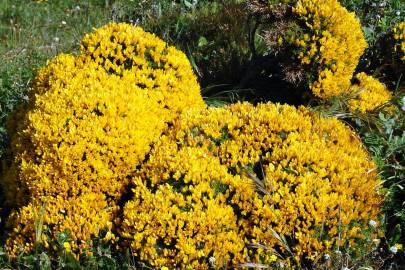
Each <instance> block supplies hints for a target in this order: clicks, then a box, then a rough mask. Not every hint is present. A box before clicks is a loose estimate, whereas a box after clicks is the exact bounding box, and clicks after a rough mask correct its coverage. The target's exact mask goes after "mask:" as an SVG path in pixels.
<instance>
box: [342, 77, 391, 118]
mask: <svg viewBox="0 0 405 270" xmlns="http://www.w3.org/2000/svg"><path fill="white" fill-rule="evenodd" d="M356 78H357V79H358V81H359V83H357V84H353V85H352V87H351V88H350V90H351V94H352V95H354V97H353V99H351V100H350V101H349V109H350V111H353V112H355V111H360V112H362V113H367V112H370V111H373V110H374V109H376V108H378V107H379V106H381V105H384V104H385V103H387V102H388V101H389V100H390V99H391V98H392V96H391V93H390V92H389V91H388V90H387V88H386V87H385V85H384V84H382V83H381V82H379V81H378V80H377V79H375V78H373V77H371V76H369V75H367V74H365V73H363V72H362V73H359V74H357V75H356Z"/></svg>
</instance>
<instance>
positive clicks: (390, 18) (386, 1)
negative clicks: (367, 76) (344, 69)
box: [341, 0, 405, 44]
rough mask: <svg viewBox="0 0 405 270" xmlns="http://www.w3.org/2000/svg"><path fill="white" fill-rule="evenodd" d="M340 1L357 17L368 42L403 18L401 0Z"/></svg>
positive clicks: (404, 10) (370, 42) (403, 3)
mask: <svg viewBox="0 0 405 270" xmlns="http://www.w3.org/2000/svg"><path fill="white" fill-rule="evenodd" d="M341 3H342V4H343V5H344V6H345V7H346V8H347V9H348V10H350V11H353V12H355V13H356V15H357V16H358V17H359V19H360V20H361V22H362V25H363V30H364V32H365V35H366V38H367V41H368V42H369V44H374V43H375V42H376V41H377V39H378V38H379V37H380V36H381V35H382V34H383V33H385V32H387V31H388V30H390V29H391V28H392V26H394V25H395V24H396V23H398V22H399V21H402V20H403V19H404V18H405V2H404V1H403V0H342V1H341Z"/></svg>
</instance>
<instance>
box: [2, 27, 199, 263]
mask: <svg viewBox="0 0 405 270" xmlns="http://www.w3.org/2000/svg"><path fill="white" fill-rule="evenodd" d="M170 92H172V93H170ZM190 106H192V107H197V108H198V107H200V108H203V107H204V106H205V105H204V102H203V100H202V97H201V95H200V93H199V85H198V84H197V81H196V78H195V76H194V75H193V72H192V69H191V65H190V64H189V62H188V61H187V58H186V56H185V55H184V54H182V53H181V52H179V51H177V50H176V49H174V48H173V47H168V46H167V45H166V44H165V43H164V42H163V41H161V40H160V39H158V38H156V37H155V36H154V35H152V34H149V33H146V32H144V31H143V30H142V29H140V28H136V27H133V26H130V25H126V24H109V25H107V26H105V27H103V28H101V29H98V30H96V31H95V32H94V33H92V34H90V35H87V36H86V37H84V39H83V41H82V54H81V55H79V56H73V55H60V56H58V57H56V58H55V59H54V60H53V61H51V62H50V63H49V64H48V66H46V67H45V68H44V69H43V70H41V71H40V72H39V74H38V76H37V78H36V81H35V82H34V89H33V91H32V98H31V101H30V104H28V106H26V108H22V109H21V110H20V112H19V113H18V114H17V115H16V116H15V117H19V118H20V121H19V122H18V125H17V126H15V125H14V126H12V125H11V127H10V131H11V135H12V148H11V152H12V155H13V156H14V160H13V162H12V164H11V165H10V167H9V168H8V170H7V171H6V173H5V174H4V175H3V176H2V180H1V184H2V188H3V190H4V192H5V194H6V197H7V205H8V206H9V207H19V209H18V210H16V211H14V212H13V213H12V214H11V217H10V219H9V224H8V226H9V227H10V228H12V229H11V232H10V234H9V237H8V240H7V248H8V251H9V252H10V253H11V254H12V255H16V254H17V253H18V252H19V250H20V249H22V250H23V251H30V250H32V249H33V247H34V245H35V244H36V242H38V241H40V242H41V243H42V244H43V245H45V247H47V245H48V242H49V241H50V240H49V233H51V234H52V235H51V237H50V239H51V240H52V239H56V236H57V234H59V233H61V232H64V231H68V232H70V235H71V243H70V246H71V250H72V251H74V252H78V251H79V249H83V248H86V247H88V246H91V239H92V238H94V237H97V236H98V235H99V233H100V232H101V231H102V230H107V231H108V233H107V238H111V237H113V235H112V234H111V232H110V230H111V229H112V221H113V219H114V217H115V216H114V214H115V213H116V212H117V211H118V208H119V205H118V202H119V200H120V198H121V196H123V195H124V194H125V193H126V186H127V184H128V176H129V175H130V174H131V173H132V172H133V171H134V170H135V167H136V166H137V165H138V164H139V163H140V162H141V161H142V160H143V159H144V158H145V155H146V154H147V153H148V152H149V150H150V145H151V144H153V142H155V141H156V140H157V139H158V138H159V137H160V135H161V133H162V131H163V130H164V128H165V127H166V125H167V123H168V122H171V121H172V120H173V119H174V118H175V117H176V114H177V113H179V112H181V111H182V110H183V109H184V108H186V107H190ZM11 124H13V121H12V122H11ZM41 209H44V210H43V211H42V212H43V213H42V215H43V217H40V215H39V214H38V213H40V212H41ZM38 218H40V219H41V220H42V223H43V224H42V225H39V228H40V231H42V232H44V233H43V234H42V235H38V226H36V225H35V220H37V219H38Z"/></svg>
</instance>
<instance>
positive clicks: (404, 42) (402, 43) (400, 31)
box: [394, 22, 405, 61]
mask: <svg viewBox="0 0 405 270" xmlns="http://www.w3.org/2000/svg"><path fill="white" fill-rule="evenodd" d="M394 39H395V40H396V42H397V44H396V47H395V50H396V51H399V52H400V54H401V55H402V56H401V59H402V60H403V61H405V22H401V23H399V24H398V25H396V26H395V27H394Z"/></svg>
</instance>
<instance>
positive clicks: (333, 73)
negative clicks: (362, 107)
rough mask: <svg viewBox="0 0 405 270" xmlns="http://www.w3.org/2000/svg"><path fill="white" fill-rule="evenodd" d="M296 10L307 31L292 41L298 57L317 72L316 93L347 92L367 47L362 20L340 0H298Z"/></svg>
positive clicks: (325, 96)
mask: <svg viewBox="0 0 405 270" xmlns="http://www.w3.org/2000/svg"><path fill="white" fill-rule="evenodd" d="M293 12H294V14H295V15H297V16H298V18H299V19H298V20H299V21H300V23H302V24H303V25H304V33H303V34H300V35H297V36H296V37H295V38H292V40H290V43H291V44H293V45H294V46H295V47H296V48H297V49H298V59H299V60H300V61H301V63H302V64H303V65H306V66H308V67H309V68H310V70H311V72H313V76H314V78H313V79H311V81H310V89H311V91H312V93H313V94H314V95H315V96H316V97H318V98H321V99H328V98H330V97H333V96H337V95H340V94H342V93H347V91H348V90H349V88H350V80H351V79H352V76H353V73H354V71H355V69H356V66H357V64H358V62H359V59H360V56H361V55H362V54H363V52H364V50H365V49H366V47H367V43H366V40H365V37H364V34H363V32H362V29H361V25H360V22H359V20H358V19H357V18H356V17H355V14H354V13H351V12H349V11H347V10H346V9H345V8H344V7H343V6H342V5H341V4H340V3H339V1H338V0H298V1H297V3H296V4H295V6H294V7H293Z"/></svg>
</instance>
